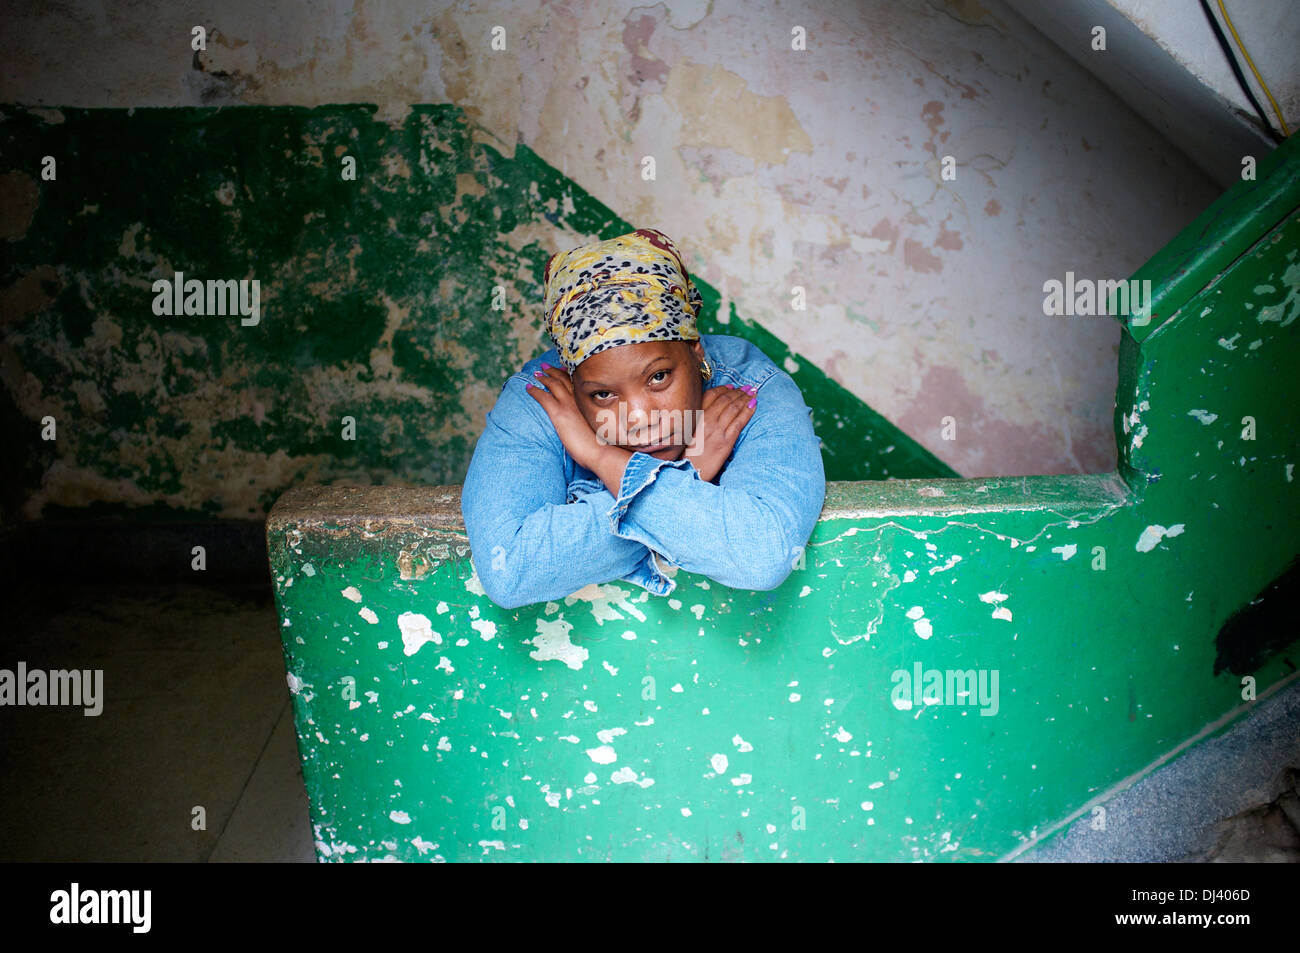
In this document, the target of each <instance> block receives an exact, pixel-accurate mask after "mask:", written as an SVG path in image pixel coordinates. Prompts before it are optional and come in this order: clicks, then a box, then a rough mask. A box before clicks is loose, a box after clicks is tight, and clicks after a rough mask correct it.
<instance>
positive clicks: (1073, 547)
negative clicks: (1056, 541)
mask: <svg viewBox="0 0 1300 953" xmlns="http://www.w3.org/2000/svg"><path fill="white" fill-rule="evenodd" d="M1078 551H1079V547H1078V545H1077V544H1075V543H1066V544H1065V545H1063V546H1053V547H1052V552H1054V553H1060V554H1061V561H1062V562H1064V561H1066V560H1067V559H1070V558H1071V557H1072V556H1073V555H1074V554H1075V553H1077V552H1078Z"/></svg>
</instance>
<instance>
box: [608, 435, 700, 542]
mask: <svg viewBox="0 0 1300 953" xmlns="http://www.w3.org/2000/svg"><path fill="white" fill-rule="evenodd" d="M664 467H673V468H674V469H677V470H689V471H690V472H692V473H695V478H696V479H697V480H698V479H699V473H698V472H697V471H696V470H695V467H694V466H693V465H692V464H691V461H690V460H686V459H681V460H660V459H659V458H658V457H652V456H650V454H648V453H641V452H640V451H639V450H638V451H637V452H635V453H633V454H632V456H631V458H630V459H629V460H628V461H627V466H625V467H624V468H623V480H622V482H621V483H620V484H619V488H618V499H616V500H615V501H614V505H613V507H611V508H610V511H609V523H610V531H611V532H613V533H614V535H615V536H622V535H623V534H622V533H621V532H620V529H621V527H620V526H619V524H620V523H621V522H622V519H623V517H624V515H625V514H626V513H627V508H628V507H629V506H631V505H632V501H633V500H634V499H636V495H637V494H638V493H640V492H641V491H642V490H644V489H645V488H646V487H648V486H649V485H650V484H651V483H653V482H654V481H655V479H656V478H657V477H658V476H659V471H660V470H662V469H663V468H664Z"/></svg>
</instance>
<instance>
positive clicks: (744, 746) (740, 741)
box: [731, 735, 754, 752]
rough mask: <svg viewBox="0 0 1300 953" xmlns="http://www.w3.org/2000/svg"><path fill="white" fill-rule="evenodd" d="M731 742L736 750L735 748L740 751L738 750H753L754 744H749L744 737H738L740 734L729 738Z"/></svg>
mask: <svg viewBox="0 0 1300 953" xmlns="http://www.w3.org/2000/svg"><path fill="white" fill-rule="evenodd" d="M731 743H732V744H733V745H735V746H736V750H737V751H740V752H745V751H753V750H754V746H753V745H751V744H750V743H749V742H748V741H746V740H745V739H744V738H742V737H740V735H736V736H735V737H733V738H732V739H731Z"/></svg>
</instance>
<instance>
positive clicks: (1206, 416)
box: [1187, 410, 1219, 424]
mask: <svg viewBox="0 0 1300 953" xmlns="http://www.w3.org/2000/svg"><path fill="white" fill-rule="evenodd" d="M1187 416H1188V417H1195V418H1196V419H1197V420H1199V421H1200V422H1201V423H1203V424H1212V423H1214V422H1215V421H1216V420H1218V419H1219V415H1218V414H1212V413H1210V412H1209V411H1208V410H1189V411H1188V412H1187Z"/></svg>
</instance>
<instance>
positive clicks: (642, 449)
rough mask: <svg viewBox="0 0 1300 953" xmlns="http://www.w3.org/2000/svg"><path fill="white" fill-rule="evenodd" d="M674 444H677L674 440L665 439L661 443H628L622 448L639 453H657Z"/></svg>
mask: <svg viewBox="0 0 1300 953" xmlns="http://www.w3.org/2000/svg"><path fill="white" fill-rule="evenodd" d="M675 446H677V442H676V441H675V440H665V441H663V442H662V443H630V444H628V445H627V446H626V447H625V448H624V449H625V450H632V451H634V452H639V453H657V452H659V451H660V450H667V449H669V448H670V447H675Z"/></svg>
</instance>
